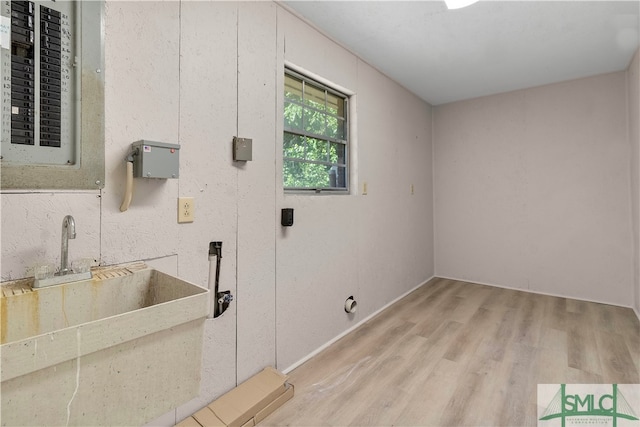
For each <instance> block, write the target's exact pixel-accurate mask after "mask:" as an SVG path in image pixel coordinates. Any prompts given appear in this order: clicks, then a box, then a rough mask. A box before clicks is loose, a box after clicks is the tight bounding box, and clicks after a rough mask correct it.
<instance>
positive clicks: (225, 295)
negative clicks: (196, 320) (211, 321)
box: [213, 291, 233, 317]
mask: <svg viewBox="0 0 640 427" xmlns="http://www.w3.org/2000/svg"><path fill="white" fill-rule="evenodd" d="M216 297H217V301H216V302H217V304H216V310H215V312H214V316H213V317H218V316H220V315H222V313H224V312H225V311H227V308H229V304H230V303H231V301H233V295H231V291H222V292H218V293H217V294H216Z"/></svg>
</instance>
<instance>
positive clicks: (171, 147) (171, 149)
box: [132, 140, 180, 178]
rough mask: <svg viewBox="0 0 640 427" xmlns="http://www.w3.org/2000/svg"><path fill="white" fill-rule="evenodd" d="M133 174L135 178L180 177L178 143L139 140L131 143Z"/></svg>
mask: <svg viewBox="0 0 640 427" xmlns="http://www.w3.org/2000/svg"><path fill="white" fill-rule="evenodd" d="M132 146H133V148H134V150H136V155H135V156H133V176H134V177H135V178H178V177H180V173H179V169H180V145H178V144H169V143H166V142H155V141H147V140H141V141H136V142H134V143H133V144H132Z"/></svg>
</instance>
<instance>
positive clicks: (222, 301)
mask: <svg viewBox="0 0 640 427" xmlns="http://www.w3.org/2000/svg"><path fill="white" fill-rule="evenodd" d="M221 294H222V296H221V297H220V298H218V304H229V303H230V302H231V301H233V295H231V294H226V293H224V292H221Z"/></svg>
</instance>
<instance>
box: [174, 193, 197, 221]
mask: <svg viewBox="0 0 640 427" xmlns="http://www.w3.org/2000/svg"><path fill="white" fill-rule="evenodd" d="M195 210H196V205H195V200H194V198H193V197H178V223H183V222H193V216H194V213H195Z"/></svg>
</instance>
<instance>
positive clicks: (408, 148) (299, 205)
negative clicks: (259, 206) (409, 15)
mask: <svg viewBox="0 0 640 427" xmlns="http://www.w3.org/2000/svg"><path fill="white" fill-rule="evenodd" d="M278 37H279V40H280V46H285V47H286V49H285V50H284V53H283V55H282V56H283V57H282V58H281V59H280V61H279V62H280V64H279V69H282V66H283V65H282V64H283V62H284V61H287V62H288V63H291V64H293V65H295V66H297V67H301V68H303V69H306V70H311V71H313V72H314V73H316V74H318V75H319V76H321V77H323V78H325V79H328V80H330V81H331V82H333V83H334V84H337V85H339V86H341V87H343V88H346V89H348V90H350V91H352V92H354V93H356V94H357V99H356V100H355V102H356V103H357V106H356V107H355V112H356V115H357V135H355V136H356V137H357V140H356V139H353V140H352V143H354V144H357V149H356V150H353V154H354V157H352V159H351V162H352V165H353V166H354V169H356V168H357V174H353V176H352V177H351V178H352V179H351V184H352V185H351V187H352V188H351V191H352V194H351V195H350V196H339V195H338V196H330V195H323V196H317V197H314V196H308V195H292V194H283V193H282V190H279V191H278V193H277V200H278V203H277V205H278V206H277V207H278V208H284V207H289V208H294V209H295V215H294V217H295V225H294V226H293V227H291V228H289V229H286V230H285V229H279V230H278V233H277V240H276V242H277V243H276V249H277V251H276V252H277V257H276V279H277V280H276V283H277V285H276V295H277V299H276V302H277V309H276V322H277V328H276V335H277V344H278V346H277V360H278V366H279V367H280V368H287V367H288V366H290V365H291V364H295V363H296V362H298V361H299V360H300V359H301V358H303V357H304V356H306V355H307V354H309V353H310V352H311V351H313V350H315V349H316V348H318V347H319V346H321V345H322V344H324V343H325V342H327V341H328V340H330V339H331V338H333V337H335V336H337V335H338V334H340V333H341V332H342V331H344V330H345V329H347V328H348V327H350V326H353V325H354V324H356V323H357V322H359V321H360V320H362V319H364V318H365V317H367V316H368V315H370V314H372V313H373V312H374V311H376V310H377V309H379V308H380V307H382V306H383V305H385V304H387V303H389V302H390V301H392V300H393V299H395V298H396V297H398V296H399V295H402V294H403V293H405V292H406V291H408V290H410V289H412V288H414V287H415V286H417V285H418V284H420V283H422V282H423V281H425V280H426V279H429V278H430V277H431V276H432V275H433V264H432V260H433V246H432V241H433V240H432V211H433V210H432V187H431V129H430V122H431V120H430V117H431V111H430V107H429V106H427V105H426V104H425V103H423V102H422V101H420V100H418V98H417V97H416V96H415V95H412V94H411V93H409V92H408V91H407V90H405V89H403V88H402V87H400V86H399V85H398V84H397V83H395V82H393V81H391V80H389V79H388V78H387V77H385V76H384V75H382V74H380V73H379V72H378V71H376V70H374V69H373V68H371V67H370V66H369V65H367V64H366V63H364V62H362V61H360V60H359V59H358V58H357V57H355V56H354V55H352V54H350V53H349V52H347V51H345V50H343V49H341V48H339V47H338V46H337V45H336V44H335V43H333V42H332V41H330V40H328V39H326V38H325V37H323V36H322V35H320V34H319V33H317V32H316V31H315V30H313V29H311V28H310V27H308V26H307V25H305V24H304V23H303V22H301V21H300V20H299V19H297V18H296V17H294V16H292V15H291V14H289V13H288V12H286V11H284V10H279V11H278ZM279 54H281V53H280V52H279ZM352 101H353V100H352ZM282 102H284V101H283V100H282V96H280V99H279V103H280V105H282ZM352 104H353V102H352ZM352 107H353V105H352ZM278 129H279V132H278V141H280V138H281V137H280V136H279V135H280V132H281V129H282V126H281V124H280V123H278ZM279 144H280V142H278V144H277V146H279ZM277 159H278V165H279V166H278V168H276V169H277V170H278V171H280V170H281V169H280V164H281V157H277ZM278 180H279V181H278V184H279V182H280V180H281V174H280V173H278ZM364 182H367V187H368V194H367V195H362V194H361V193H362V191H361V190H362V184H363V183H364ZM412 183H413V184H414V194H413V195H412V194H411V184H412ZM350 295H353V296H355V298H356V300H357V301H358V312H357V313H356V314H355V315H354V316H348V315H347V314H346V313H345V312H344V302H345V300H346V299H347V297H349V296H350Z"/></svg>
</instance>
